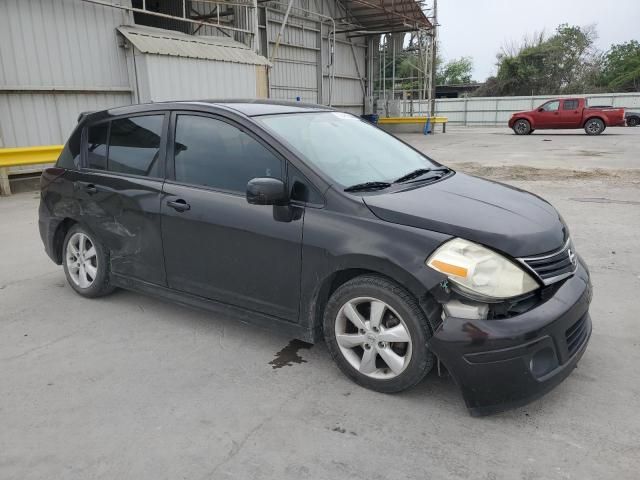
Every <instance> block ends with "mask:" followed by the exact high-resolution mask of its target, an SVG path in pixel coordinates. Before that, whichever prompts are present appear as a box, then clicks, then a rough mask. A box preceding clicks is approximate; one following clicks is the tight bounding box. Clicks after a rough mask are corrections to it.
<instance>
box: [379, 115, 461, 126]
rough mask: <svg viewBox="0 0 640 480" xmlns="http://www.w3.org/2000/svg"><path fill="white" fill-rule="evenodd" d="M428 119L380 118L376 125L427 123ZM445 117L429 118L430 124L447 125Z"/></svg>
mask: <svg viewBox="0 0 640 480" xmlns="http://www.w3.org/2000/svg"><path fill="white" fill-rule="evenodd" d="M427 119H428V117H380V118H379V119H378V123H379V124H381V125H385V124H386V125H393V124H396V125H397V124H404V123H427ZM448 120H449V119H448V118H447V117H431V123H447V121H448Z"/></svg>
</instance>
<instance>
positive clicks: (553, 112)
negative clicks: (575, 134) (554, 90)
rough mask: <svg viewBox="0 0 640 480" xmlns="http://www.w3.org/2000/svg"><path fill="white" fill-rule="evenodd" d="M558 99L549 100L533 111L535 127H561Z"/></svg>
mask: <svg viewBox="0 0 640 480" xmlns="http://www.w3.org/2000/svg"><path fill="white" fill-rule="evenodd" d="M559 109H560V100H551V101H550V102H547V103H545V104H543V105H541V106H540V107H539V108H538V110H537V111H536V112H535V113H534V116H533V117H534V121H535V122H534V123H535V128H539V129H544V128H561V123H560V113H559Z"/></svg>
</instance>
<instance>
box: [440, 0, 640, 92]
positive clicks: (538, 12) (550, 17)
mask: <svg viewBox="0 0 640 480" xmlns="http://www.w3.org/2000/svg"><path fill="white" fill-rule="evenodd" d="M431 1H432V0H431ZM431 1H430V2H429V3H431ZM438 23H439V24H440V30H439V31H438V35H439V37H440V41H439V42H438V43H439V45H440V50H441V53H442V56H443V58H444V59H445V61H446V60H450V59H453V58H459V57H462V56H470V57H472V58H473V64H474V72H473V78H474V80H478V81H484V80H485V79H486V78H487V77H488V76H490V75H492V74H495V72H496V67H495V63H496V53H498V51H499V50H500V47H501V46H502V45H504V44H506V43H508V42H510V41H516V42H518V41H519V40H521V39H522V38H523V37H524V36H525V35H527V34H529V35H530V34H532V33H534V32H540V31H542V30H544V31H545V33H552V32H553V31H554V30H555V28H556V27H557V26H558V25H560V24H561V23H568V24H570V25H578V26H585V25H590V24H596V28H597V31H598V35H599V38H598V40H596V47H597V48H599V49H601V50H606V49H608V47H609V46H610V45H611V44H612V43H621V42H625V41H628V40H632V39H636V40H638V41H640V0H534V1H528V2H526V1H525V2H523V1H513V0H511V1H507V0H438Z"/></svg>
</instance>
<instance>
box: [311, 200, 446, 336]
mask: <svg viewBox="0 0 640 480" xmlns="http://www.w3.org/2000/svg"><path fill="white" fill-rule="evenodd" d="M365 208H366V207H365ZM450 238H451V236H450V235H446V234H442V233H437V232H431V231H428V230H422V229H419V228H415V227H408V226H405V225H399V224H395V223H391V222H386V221H384V220H380V219H378V218H377V217H374V216H350V215H342V214H339V213H336V212H331V211H327V210H318V209H307V211H306V212H305V223H304V240H303V247H302V270H301V300H300V302H301V303H300V316H299V319H300V323H301V324H302V326H304V327H305V328H307V329H309V330H310V331H312V330H317V327H318V324H319V322H320V320H321V317H322V310H323V308H324V303H326V300H327V299H328V295H329V293H330V287H331V284H332V283H333V280H334V279H335V278H336V275H338V274H340V273H341V272H348V273H349V274H356V275H357V274H358V273H359V271H362V272H363V273H365V272H367V273H370V272H374V273H379V274H381V275H384V276H386V277H388V278H390V279H392V280H394V281H396V282H397V283H399V284H400V285H403V286H404V287H405V288H406V289H407V290H409V291H410V292H411V293H412V294H413V295H414V296H415V297H416V298H417V299H419V300H420V299H423V298H424V297H425V295H426V294H427V292H428V291H430V290H432V289H433V288H434V287H436V286H437V285H438V284H439V283H440V282H441V281H442V276H441V275H440V274H439V273H438V272H436V271H435V270H432V269H430V268H427V267H426V266H425V260H426V259H427V257H428V256H429V255H430V254H431V252H433V251H434V250H435V249H436V248H437V247H438V246H440V245H441V244H442V243H444V242H445V241H446V240H448V239H450ZM362 252H366V253H362ZM312 336H314V335H312ZM314 338H317V336H314Z"/></svg>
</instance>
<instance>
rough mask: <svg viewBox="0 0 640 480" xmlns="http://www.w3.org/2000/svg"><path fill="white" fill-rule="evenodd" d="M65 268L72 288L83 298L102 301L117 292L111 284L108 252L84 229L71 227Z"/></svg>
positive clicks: (66, 240)
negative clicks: (99, 298)
mask: <svg viewBox="0 0 640 480" xmlns="http://www.w3.org/2000/svg"><path fill="white" fill-rule="evenodd" d="M62 266H63V268H64V274H65V275H66V277H67V282H69V285H71V288H73V289H74V290H75V291H76V292H77V293H78V294H80V295H82V296H83V297H87V298H95V297H101V296H103V295H107V294H109V293H111V292H112V291H113V290H114V287H113V286H111V285H110V283H109V273H110V272H109V255H108V253H107V251H106V250H105V249H104V247H103V246H102V245H101V244H100V242H99V241H98V240H97V239H96V237H95V235H93V234H92V233H90V232H89V231H87V229H85V228H83V227H81V226H80V225H77V224H76V225H74V226H73V227H71V228H70V229H69V231H68V232H67V235H66V236H65V239H64V244H63V250H62Z"/></svg>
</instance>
